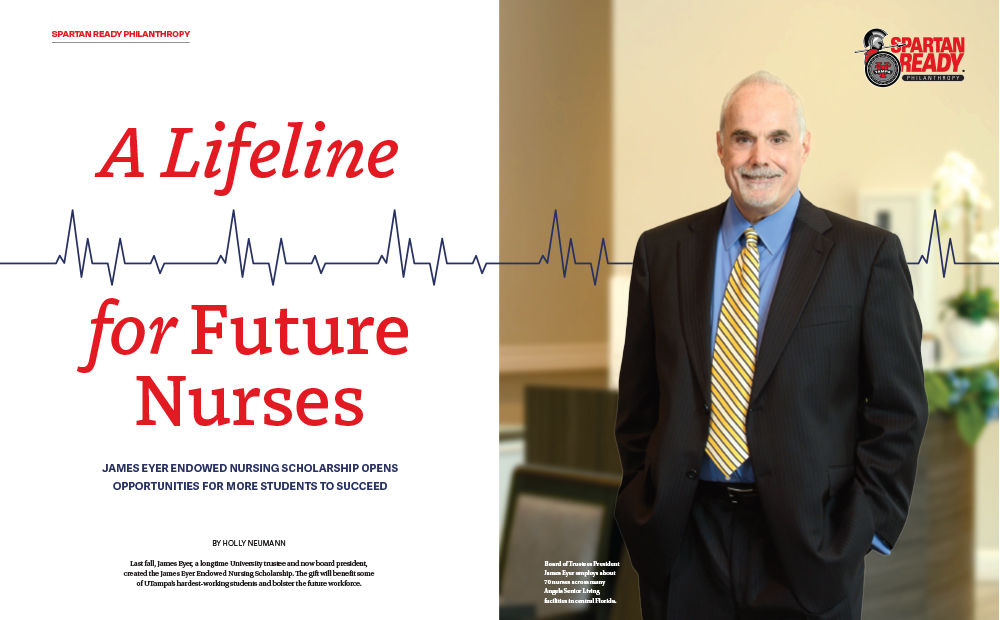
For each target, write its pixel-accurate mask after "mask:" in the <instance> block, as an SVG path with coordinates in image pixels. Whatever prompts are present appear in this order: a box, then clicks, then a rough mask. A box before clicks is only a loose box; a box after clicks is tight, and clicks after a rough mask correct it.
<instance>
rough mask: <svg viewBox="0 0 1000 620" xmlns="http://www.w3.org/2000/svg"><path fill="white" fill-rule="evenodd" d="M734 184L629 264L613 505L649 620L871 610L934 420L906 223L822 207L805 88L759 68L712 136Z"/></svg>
mask: <svg viewBox="0 0 1000 620" xmlns="http://www.w3.org/2000/svg"><path fill="white" fill-rule="evenodd" d="M717 143H718V144H717V146H718V153H719V159H720V161H721V162H722V166H723V168H724V170H725V177H726V183H727V184H728V185H729V188H730V189H731V190H732V194H731V196H730V198H729V200H727V201H726V202H724V203H723V204H720V205H718V206H716V207H714V208H712V209H709V210H707V211H702V212H700V213H696V214H694V215H691V216H688V217H685V218H682V219H680V220H677V221H674V222H671V223H669V224H664V225H663V226H659V227H657V228H654V229H652V230H648V231H646V232H645V233H643V234H642V236H641V237H640V238H639V242H638V244H637V247H636V252H635V260H634V262H633V264H632V281H631V286H630V289H629V306H628V327H627V330H626V336H625V348H624V352H623V356H622V365H621V376H620V380H619V390H620V395H619V401H618V417H617V423H616V428H615V434H616V438H617V441H618V449H619V454H620V456H621V462H622V469H623V472H624V475H623V479H622V486H621V489H620V491H619V494H618V504H617V507H616V511H615V516H616V519H617V521H618V525H619V527H620V529H621V531H622V534H623V536H624V539H625V543H626V545H627V546H628V549H629V553H630V555H631V559H632V563H633V565H634V566H635V568H636V570H637V571H638V574H639V580H640V591H641V598H642V609H643V617H644V618H645V620H653V619H659V618H668V619H671V620H675V619H676V620H696V619H701V618H705V619H711V620H715V619H734V618H741V619H761V620H765V619H766V620H782V619H785V618H822V619H825V620H842V619H843V620H848V619H853V620H857V619H858V618H860V617H861V593H862V585H863V581H864V558H865V554H867V553H868V552H869V551H870V550H871V549H875V550H876V551H879V552H881V553H889V552H890V550H891V548H892V546H893V545H894V544H895V542H896V540H897V538H898V537H899V534H900V531H901V530H902V528H903V522H904V521H905V519H906V513H907V508H908V506H909V500H910V493H911V491H912V488H913V478H914V475H915V472H916V461H917V451H918V448H919V445H920V439H921V437H922V436H923V431H924V426H925V424H926V421H927V402H926V396H925V393H924V387H923V372H922V364H921V360H920V340H921V326H920V318H919V316H918V314H917V309H916V306H915V304H914V301H913V291H912V285H911V283H910V278H909V271H908V269H907V266H906V261H905V259H904V257H903V251H902V248H901V246H900V243H899V239H898V238H897V237H896V236H895V235H893V234H891V233H889V232H887V231H885V230H882V229H879V228H875V227H873V226H868V225H866V224H862V223H860V222H856V221H854V220H851V219H848V218H846V217H843V216H841V215H838V214H836V213H832V212H829V211H825V210H823V209H820V208H818V207H816V206H814V205H813V204H812V203H810V202H809V201H808V200H806V198H805V197H804V196H802V195H801V194H800V192H799V190H798V182H799V174H800V172H801V169H802V165H803V164H804V163H805V161H806V159H807V157H808V155H809V151H810V134H809V132H807V131H806V127H805V118H804V115H803V113H802V104H801V101H800V100H799V98H798V96H797V95H795V93H794V92H793V91H792V90H791V89H790V88H789V87H788V86H787V85H786V84H785V83H784V82H782V81H781V80H779V79H778V78H776V77H774V76H773V75H770V74H768V73H765V72H758V73H755V74H754V75H751V76H749V77H748V78H746V79H744V80H743V81H741V82H740V83H739V84H737V85H736V86H735V87H734V88H733V90H732V91H730V93H729V94H728V95H727V96H726V99H725V101H724V103H723V108H722V115H721V118H720V128H719V132H718V134H717Z"/></svg>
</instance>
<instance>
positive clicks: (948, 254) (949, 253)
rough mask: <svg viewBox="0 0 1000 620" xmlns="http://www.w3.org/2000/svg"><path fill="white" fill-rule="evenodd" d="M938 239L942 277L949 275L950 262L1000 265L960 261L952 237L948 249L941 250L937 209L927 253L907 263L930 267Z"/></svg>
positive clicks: (932, 221)
mask: <svg viewBox="0 0 1000 620" xmlns="http://www.w3.org/2000/svg"><path fill="white" fill-rule="evenodd" d="M935 237H937V249H938V258H939V259H940V261H941V277H942V278H943V277H945V276H946V275H947V273H948V262H949V260H950V261H951V262H952V263H953V264H955V265H997V264H1000V263H996V262H993V263H990V262H974V261H960V260H958V259H957V258H956V257H955V246H954V244H953V243H952V239H951V237H948V248H947V249H942V248H941V225H940V224H939V223H938V214H937V209H934V215H933V217H932V218H931V230H930V233H929V234H928V235H927V251H926V252H924V253H923V254H921V255H920V258H918V259H917V260H915V261H913V262H910V261H907V263H906V264H907V265H928V264H930V256H931V247H932V246H933V245H934V238H935Z"/></svg>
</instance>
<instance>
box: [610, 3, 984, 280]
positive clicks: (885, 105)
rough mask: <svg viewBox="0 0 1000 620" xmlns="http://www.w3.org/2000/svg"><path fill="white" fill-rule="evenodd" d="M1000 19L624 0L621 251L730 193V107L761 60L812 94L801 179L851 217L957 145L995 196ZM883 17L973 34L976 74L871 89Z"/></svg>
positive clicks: (619, 104)
mask: <svg viewBox="0 0 1000 620" xmlns="http://www.w3.org/2000/svg"><path fill="white" fill-rule="evenodd" d="M997 20H998V3H997V2H996V1H995V0H990V1H977V2H969V1H964V2H963V1H957V2H952V3H949V4H948V5H947V8H945V6H944V5H942V4H941V3H940V2H936V1H935V2H932V1H927V0H921V1H907V2H903V1H897V2H880V3H877V4H872V3H871V2H802V1H801V0H789V1H781V2H768V1H761V2H755V3H753V4H752V5H748V4H746V3H736V2H721V1H720V2H706V3H687V2H685V3H680V2H660V1H644V0H617V1H616V2H615V5H614V20H613V24H614V25H613V32H614V68H613V76H614V82H613V92H614V106H613V107H614V127H615V130H614V153H615V157H614V205H615V207H614V222H613V225H614V245H613V246H612V250H613V252H616V253H619V254H622V253H627V254H628V256H631V253H632V251H633V250H634V248H635V241H636V239H637V238H638V236H639V233H641V232H642V231H643V230H645V229H647V228H650V227H652V226H655V225H658V224H661V223H663V222H665V221H669V220H672V219H676V218H677V217H680V216H682V215H686V214H688V213H693V212H695V211H699V210H702V209H705V208H708V207H710V206H713V205H715V204H718V203H720V202H722V201H723V200H725V198H726V196H728V194H729V189H728V188H727V187H726V185H725V182H724V180H723V177H722V170H721V167H720V165H719V162H718V157H717V155H716V150H715V131H716V129H717V128H718V124H719V106H720V104H721V102H722V98H723V96H724V95H725V93H726V91H728V90H729V88H730V87H731V86H732V85H733V84H735V83H736V82H737V81H739V80H740V79H741V78H743V77H745V76H747V75H749V74H750V73H753V72H754V71H757V70H759V69H765V70H767V71H770V72H771V73H774V74H776V75H778V76H779V77H781V78H782V79H784V80H785V81H786V82H788V83H789V84H790V85H791V86H792V88H794V89H795V90H796V91H797V92H798V93H799V95H800V96H801V98H802V100H803V102H804V104H805V111H806V120H807V123H808V126H809V129H810V130H811V132H812V145H813V152H812V155H811V156H810V159H809V161H808V162H807V164H806V166H805V168H804V169H803V174H802V179H801V183H800V187H801V189H802V191H803V193H804V194H805V195H806V196H808V197H809V198H810V200H812V201H813V202H814V203H816V204H818V205H819V206H821V207H825V208H827V209H832V210H835V211H838V212H841V213H844V214H847V215H853V214H854V212H855V197H856V194H857V191H858V190H859V189H862V188H884V189H892V188H909V187H922V186H925V185H927V184H928V182H929V178H930V175H931V174H932V173H933V172H934V170H935V168H936V167H937V166H938V165H939V164H940V163H941V160H942V159H943V157H944V154H945V153H946V152H947V151H949V150H952V149H958V150H959V151H961V152H962V153H964V154H965V155H966V156H967V157H969V158H971V159H972V160H973V161H975V162H976V163H977V164H978V165H979V167H980V168H981V169H982V171H983V173H984V175H985V177H986V189H987V191H988V192H990V193H991V195H992V196H993V197H994V198H997V197H998V196H1000V192H998V181H1000V179H998V175H997V167H998V164H1000V159H998V151H997V135H998V134H997V92H998V73H997V71H998V63H997V50H998V42H997V31H998V27H997ZM873 27H880V28H884V29H885V30H886V31H887V32H888V33H889V36H890V37H891V36H964V37H965V39H966V54H965V57H964V59H963V60H962V64H961V65H960V67H961V68H962V69H965V70H966V73H965V78H966V81H964V82H956V83H904V82H898V83H896V84H894V85H892V86H890V87H888V88H876V87H874V86H872V85H871V84H869V83H868V81H867V79H866V78H865V76H864V72H863V58H862V56H863V55H862V54H854V53H852V52H853V51H854V50H857V49H861V48H862V47H863V46H862V39H863V37H864V34H865V32H867V31H868V30H869V29H870V28H873ZM992 222H993V223H992V226H991V227H995V226H996V210H994V211H993V214H992ZM626 260H628V258H626ZM996 279H997V278H996V271H994V272H993V281H994V282H995V281H996Z"/></svg>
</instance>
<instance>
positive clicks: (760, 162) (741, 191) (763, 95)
mask: <svg viewBox="0 0 1000 620" xmlns="http://www.w3.org/2000/svg"><path fill="white" fill-rule="evenodd" d="M723 127H724V131H725V135H723V134H722V132H716V142H717V146H718V150H719V161H721V162H722V167H723V169H724V170H725V174H726V184H727V185H728V186H729V189H731V190H732V191H733V200H734V201H735V202H736V206H737V207H739V209H740V212H741V213H742V214H743V216H744V217H746V218H747V220H749V221H750V222H751V223H756V222H757V221H759V220H761V219H762V218H765V217H767V216H768V215H770V214H772V213H774V212H775V211H777V210H778V209H779V208H781V207H782V206H784V204H785V203H786V202H788V199H789V198H791V197H792V194H794V193H795V188H797V187H798V185H799V174H800V173H801V171H802V165H803V164H804V163H806V158H807V157H808V156H809V141H810V135H809V132H808V131H807V132H806V135H805V141H803V140H802V138H801V136H800V135H799V123H798V118H797V116H796V114H795V101H794V100H793V99H792V96H791V95H789V94H788V92H787V91H786V90H785V89H784V88H782V87H781V86H773V85H770V84H762V85H751V86H745V87H743V88H741V89H740V90H738V91H737V92H736V93H735V94H734V95H733V97H732V99H730V100H729V108H728V109H727V110H726V114H725V121H724V124H723Z"/></svg>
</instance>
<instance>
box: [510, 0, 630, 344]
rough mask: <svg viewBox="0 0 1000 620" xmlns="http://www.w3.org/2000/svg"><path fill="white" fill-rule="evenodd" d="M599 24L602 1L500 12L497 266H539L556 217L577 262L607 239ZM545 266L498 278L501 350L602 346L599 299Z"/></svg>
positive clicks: (532, 2)
mask: <svg viewBox="0 0 1000 620" xmlns="http://www.w3.org/2000/svg"><path fill="white" fill-rule="evenodd" d="M610 17H611V5H610V1H609V0H546V1H544V2H538V1H536V0H504V1H503V2H501V3H500V258H501V260H504V261H537V260H538V258H539V257H540V256H541V255H542V254H545V253H546V250H547V247H548V243H549V233H550V230H551V225H552V219H553V212H554V211H555V210H557V209H558V212H559V221H560V231H561V235H562V242H563V246H564V247H565V246H566V245H567V244H568V242H569V238H570V237H572V239H573V244H574V249H575V251H576V256H577V258H578V259H579V260H580V261H596V259H597V253H598V250H599V248H600V244H601V237H602V236H603V235H606V234H609V233H610V229H611V212H610V204H611V38H610V37H611V30H610V23H611V20H610ZM552 254H553V256H552V261H551V262H550V264H549V265H547V266H542V267H537V266H531V267H504V268H503V269H501V272H500V299H501V304H500V344H501V345H521V344H540V343H565V342H603V341H605V340H606V330H607V293H606V287H604V286H603V285H602V284H601V283H600V281H599V282H598V286H596V287H595V286H594V284H593V281H592V280H591V276H590V270H589V269H588V268H587V267H575V268H574V267H570V268H569V271H568V273H567V277H566V279H563V276H562V270H561V267H560V265H559V246H558V243H557V242H553V248H552Z"/></svg>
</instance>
